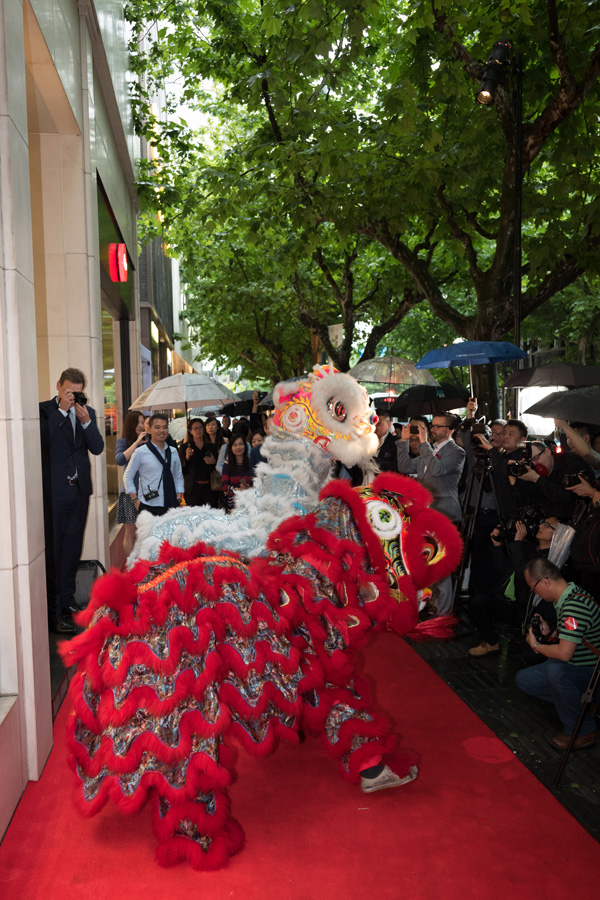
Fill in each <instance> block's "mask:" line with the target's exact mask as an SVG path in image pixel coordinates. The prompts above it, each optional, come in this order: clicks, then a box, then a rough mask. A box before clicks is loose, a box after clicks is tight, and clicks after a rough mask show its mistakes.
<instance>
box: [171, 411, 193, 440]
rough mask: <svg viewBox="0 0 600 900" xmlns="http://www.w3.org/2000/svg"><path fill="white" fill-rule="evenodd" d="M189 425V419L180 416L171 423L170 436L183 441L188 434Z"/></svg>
mask: <svg viewBox="0 0 600 900" xmlns="http://www.w3.org/2000/svg"><path fill="white" fill-rule="evenodd" d="M190 418H191V417H190ZM187 423H188V419H187V418H186V417H185V416H180V417H179V418H178V419H173V421H172V422H169V434H170V435H171V437H172V438H173V440H175V441H182V440H183V439H184V437H185V435H186V432H187Z"/></svg>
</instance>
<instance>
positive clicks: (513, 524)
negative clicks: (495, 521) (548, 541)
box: [496, 506, 543, 541]
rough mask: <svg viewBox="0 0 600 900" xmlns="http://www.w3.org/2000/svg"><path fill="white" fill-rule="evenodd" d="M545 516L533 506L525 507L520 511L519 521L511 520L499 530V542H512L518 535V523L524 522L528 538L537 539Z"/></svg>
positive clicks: (497, 538)
mask: <svg viewBox="0 0 600 900" xmlns="http://www.w3.org/2000/svg"><path fill="white" fill-rule="evenodd" d="M542 519H543V516H541V515H540V514H539V512H538V511H537V509H534V508H533V506H523V507H522V508H521V509H520V510H519V517H518V519H509V520H508V521H507V522H505V523H504V524H502V525H500V527H499V528H498V536H497V537H496V540H497V541H512V540H514V537H515V534H516V533H517V522H518V521H519V522H522V523H523V525H525V527H526V529H527V537H528V538H531V539H535V536H536V534H537V530H538V528H539V527H540V522H541V521H542Z"/></svg>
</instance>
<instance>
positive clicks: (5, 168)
mask: <svg viewBox="0 0 600 900" xmlns="http://www.w3.org/2000/svg"><path fill="white" fill-rule="evenodd" d="M122 10H123V4H122V3H117V2H116V0H98V2H97V3H96V5H94V3H93V2H92V0H0V496H1V497H2V500H3V506H2V517H1V519H0V760H1V762H2V777H1V778H0V838H1V836H2V834H3V833H4V830H5V828H6V826H7V824H8V822H9V820H10V816H11V815H12V813H13V811H14V808H15V806H16V804H17V802H18V799H19V797H20V794H21V793H22V791H23V789H24V787H25V785H26V782H27V780H28V779H36V778H38V777H39V775H40V773H41V771H42V768H43V766H44V764H45V761H46V759H47V757H48V754H49V752H50V749H51V746H52V710H51V696H50V672H49V653H48V625H47V612H46V585H45V568H44V558H45V557H44V532H43V514H42V484H41V459H40V441H39V417H38V402H39V400H44V399H48V398H49V397H51V396H54V394H55V393H56V391H55V386H56V381H57V379H58V377H59V375H60V372H61V371H62V369H64V368H66V367H67V366H77V367H79V368H81V369H83V370H84V371H85V372H86V374H87V376H88V380H89V392H88V396H89V397H90V399H91V405H92V406H94V408H95V409H96V411H97V414H98V419H99V427H100V429H102V427H103V364H102V330H101V288H100V261H99V246H98V240H99V239H98V215H97V193H96V189H97V173H100V177H101V178H102V182H103V185H104V187H105V189H106V191H107V194H108V196H109V199H110V200H111V204H112V205H113V211H114V213H115V216H116V218H117V222H118V225H119V228H120V230H121V231H122V233H123V236H124V240H125V241H126V243H127V246H128V249H129V252H130V255H131V257H132V259H133V260H134V261H135V260H136V258H137V247H136V240H137V238H136V231H135V209H136V207H135V188H134V178H133V164H132V150H133V147H134V143H133V135H132V133H131V116H130V113H129V112H128V109H127V101H126V83H127V77H128V76H127V70H126V64H127V55H126V51H125V50H124V47H123V42H122V37H123V34H124V27H125V26H124V22H123V15H122ZM103 35H104V36H107V46H106V47H104V45H103V43H102V38H103ZM134 303H135V308H134V310H133V312H134V320H133V321H132V322H131V323H130V335H131V339H132V346H131V356H132V369H133V371H132V374H131V378H132V387H133V392H134V396H135V395H136V393H137V388H138V386H139V384H140V381H141V374H140V358H139V309H138V308H137V307H138V305H139V304H138V301H137V299H136V300H135V301H134ZM92 477H93V480H94V495H93V497H92V502H91V505H90V513H89V516H88V524H87V528H86V536H85V543H84V550H83V557H84V558H98V559H100V560H101V561H103V562H105V563H106V561H107V560H108V559H109V546H108V519H107V508H106V465H105V459H104V456H101V457H94V458H92Z"/></svg>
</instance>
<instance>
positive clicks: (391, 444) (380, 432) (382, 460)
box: [375, 410, 398, 472]
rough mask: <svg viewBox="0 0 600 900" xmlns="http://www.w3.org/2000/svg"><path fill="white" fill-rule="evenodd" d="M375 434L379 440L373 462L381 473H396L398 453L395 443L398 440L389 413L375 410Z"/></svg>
mask: <svg viewBox="0 0 600 900" xmlns="http://www.w3.org/2000/svg"><path fill="white" fill-rule="evenodd" d="M375 434H376V435H377V437H378V438H379V450H378V451H377V456H376V457H375V462H376V463H377V465H378V466H379V468H380V469H381V471H382V472H397V471H398V451H397V450H396V441H397V440H398V438H397V436H396V433H395V431H394V429H393V428H392V417H391V416H390V414H389V412H386V411H385V410H377V423H376V425H375Z"/></svg>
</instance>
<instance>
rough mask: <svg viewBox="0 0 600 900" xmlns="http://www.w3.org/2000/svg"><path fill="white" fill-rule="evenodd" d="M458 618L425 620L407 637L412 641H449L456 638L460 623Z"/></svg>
mask: <svg viewBox="0 0 600 900" xmlns="http://www.w3.org/2000/svg"><path fill="white" fill-rule="evenodd" d="M459 621H460V620H459V619H457V618H456V616H436V617H435V618H433V619H425V620H424V621H423V622H419V624H418V625H417V626H416V627H415V628H414V629H413V630H412V631H411V632H410V633H409V634H408V635H407V637H409V638H410V639H411V641H428V640H438V641H449V640H451V639H452V638H453V637H454V631H455V629H456V626H457V625H458V623H459Z"/></svg>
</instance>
